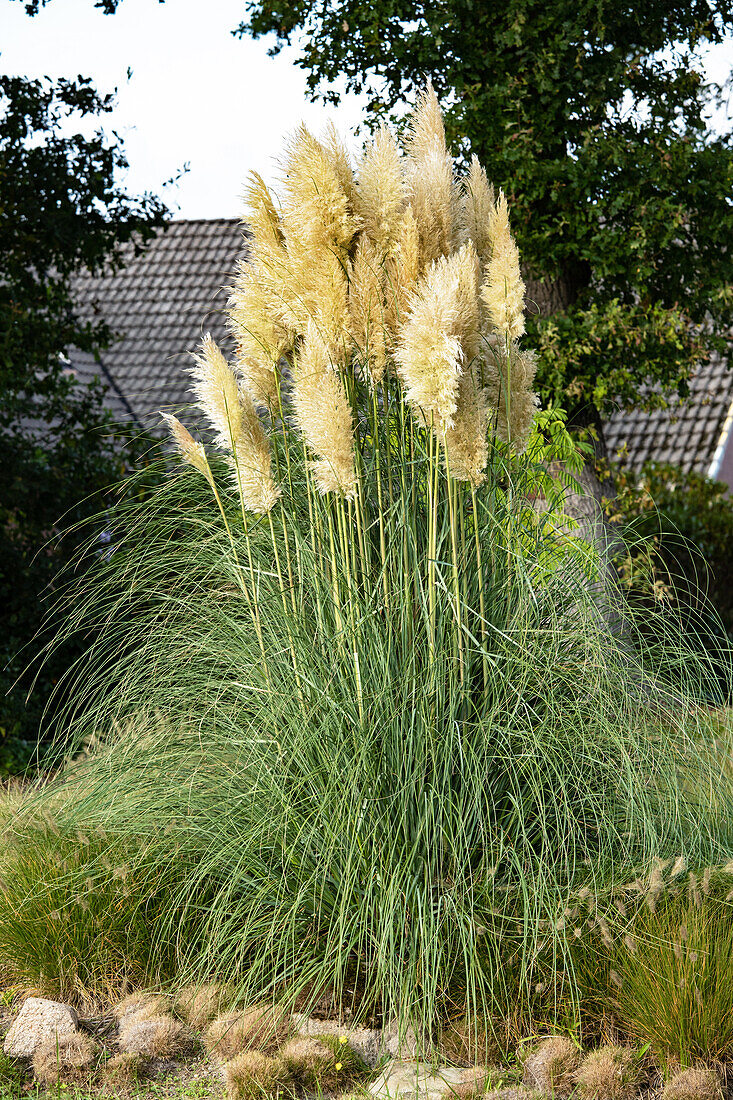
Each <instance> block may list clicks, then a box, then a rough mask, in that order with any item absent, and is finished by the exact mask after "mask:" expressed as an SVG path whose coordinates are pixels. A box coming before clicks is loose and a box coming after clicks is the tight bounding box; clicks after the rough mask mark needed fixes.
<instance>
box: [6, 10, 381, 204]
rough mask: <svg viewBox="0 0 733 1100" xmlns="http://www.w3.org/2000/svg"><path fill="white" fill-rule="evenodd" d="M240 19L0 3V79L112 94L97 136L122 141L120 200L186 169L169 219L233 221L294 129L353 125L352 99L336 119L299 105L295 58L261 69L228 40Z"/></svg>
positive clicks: (258, 57)
mask: <svg viewBox="0 0 733 1100" xmlns="http://www.w3.org/2000/svg"><path fill="white" fill-rule="evenodd" d="M243 15H244V0H168V2H167V3H165V4H160V3H158V0H123V3H121V4H120V6H119V8H118V10H117V12H116V14H115V15H103V14H102V12H101V11H99V9H97V8H95V7H94V0H50V2H49V4H48V6H47V7H46V8H43V9H41V11H40V12H39V13H38V15H36V16H35V17H33V18H30V17H29V16H27V15H26V13H25V8H24V6H23V4H22V3H19V2H18V0H0V67H1V68H2V70H3V71H4V72H6V73H15V74H24V75H28V76H45V75H49V76H67V77H72V76H76V75H77V74H80V73H81V74H82V75H84V76H90V77H91V78H92V80H93V82H94V84H95V86H96V87H97V88H98V89H99V91H111V90H112V89H114V88H115V87H116V88H118V90H119V94H118V107H117V109H116V110H115V112H114V114H113V115H110V116H107V118H105V121H104V127H105V129H108V130H112V129H114V130H116V131H117V132H118V133H119V134H120V136H122V137H124V145H125V149H126V153H127V159H128V161H129V162H130V171H129V173H128V175H127V179H126V185H127V187H128V189H129V190H130V191H134V192H140V191H144V190H151V191H155V192H160V187H161V184H162V183H163V182H164V181H165V180H167V179H169V178H170V177H171V176H173V175H174V173H175V172H176V170H177V169H178V168H180V167H181V166H182V165H183V164H184V163H186V162H188V163H189V164H190V171H189V172H188V173H187V174H186V175H185V176H184V177H183V178H182V179H181V180H180V182H179V183H178V185H177V186H176V187H175V188H169V189H167V191H166V192H165V194H166V196H167V201H168V203H169V204H170V205H172V206H173V208H174V210H175V208H176V207H180V209H179V210H178V211H177V212H176V214H175V216H176V217H184V218H218V217H234V216H236V215H238V214H239V213H240V209H239V195H240V194H241V190H242V183H243V181H244V179H245V177H246V175H247V173H248V172H250V171H252V170H256V171H258V172H260V173H261V174H262V175H263V176H264V177H265V178H266V179H268V180H272V179H273V177H274V175H275V171H276V168H275V164H274V160H275V158H276V157H277V156H279V154H280V153H281V151H282V146H283V142H284V139H285V137H286V136H287V134H288V133H290V132H291V131H292V130H293V129H294V128H295V126H297V124H298V123H299V122H300V121H305V122H306V123H307V124H308V125H309V126H310V127H311V128H312V129H314V130H315V131H316V132H319V131H320V130H321V129H323V127H324V126H325V125H326V123H327V122H328V120H329V119H331V118H333V120H334V121H335V122H336V124H337V126H338V128H339V130H340V131H341V132H342V133H347V132H348V131H349V130H352V129H353V128H354V126H355V125H356V124H357V122H358V121H359V119H360V117H361V107H360V104H359V102H358V101H357V100H356V98H355V97H350V98H347V99H344V100H343V101H342V103H341V105H340V106H339V107H338V108H335V109H334V108H325V107H323V105H316V104H312V103H309V102H308V101H307V100H306V98H305V73H304V72H303V71H302V70H301V69H299V68H297V67H296V66H295V65H294V64H293V58H294V57H295V51H294V50H288V51H287V52H284V53H283V54H281V55H280V56H279V57H277V58H272V57H268V56H267V45H268V44H267V42H265V41H264V40H259V41H257V42H255V41H253V40H252V39H251V38H243V39H238V38H234V37H233V36H232V34H231V33H230V32H231V31H232V29H233V28H234V27H236V26H237V25H238V24H239V23H240V22H241V20H242V18H243ZM128 66H129V67H130V68H131V69H132V79H131V80H130V81H129V82H128V80H127V68H128Z"/></svg>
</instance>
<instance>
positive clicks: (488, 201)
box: [460, 156, 494, 264]
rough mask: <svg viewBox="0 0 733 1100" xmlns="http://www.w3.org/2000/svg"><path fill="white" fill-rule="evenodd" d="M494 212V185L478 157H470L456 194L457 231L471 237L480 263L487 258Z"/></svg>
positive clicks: (486, 260)
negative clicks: (457, 205)
mask: <svg viewBox="0 0 733 1100" xmlns="http://www.w3.org/2000/svg"><path fill="white" fill-rule="evenodd" d="M493 212H494V188H493V186H492V185H491V184H490V183H489V181H488V178H487V176H486V172H485V171H484V170H483V168H482V167H481V165H480V164H479V161H478V157H476V156H473V157H471V167H470V169H469V171H468V175H467V176H466V178H465V179H464V180H463V184H462V187H461V198H460V216H461V235H462V237H463V238H464V239H466V240H470V241H473V243H474V245H475V248H476V252H477V253H478V256H479V259H480V260H481V263H482V264H486V263H488V261H489V260H490V259H491V230H490V226H491V218H492V215H493Z"/></svg>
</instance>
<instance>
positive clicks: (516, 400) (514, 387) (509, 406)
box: [482, 336, 539, 454]
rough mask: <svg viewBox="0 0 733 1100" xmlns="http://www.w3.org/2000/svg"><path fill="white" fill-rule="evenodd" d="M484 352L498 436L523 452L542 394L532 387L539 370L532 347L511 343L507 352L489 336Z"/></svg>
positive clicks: (486, 380) (484, 369) (483, 367)
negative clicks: (527, 348) (524, 348)
mask: <svg viewBox="0 0 733 1100" xmlns="http://www.w3.org/2000/svg"><path fill="white" fill-rule="evenodd" d="M486 344H487V346H486V347H485V349H484V351H483V354H482V371H483V378H484V384H485V386H486V396H487V401H488V404H489V407H490V409H491V415H492V416H493V418H494V424H495V432H496V435H497V438H499V439H501V440H503V441H504V442H505V443H511V445H512V447H513V449H514V451H515V452H516V453H517V454H521V453H522V452H523V451H524V450H525V449H526V446H527V440H528V438H529V433H530V429H531V427H532V422H533V420H534V417H535V413H536V412H537V406H538V405H539V397H538V396H537V394H536V393H534V391H533V390H532V385H533V383H534V376H535V372H536V370H537V360H536V356H535V353H534V352H533V351H524V350H522V349H521V348H520V347H519V345H518V344H516V343H512V344H510V346H509V350H508V353H507V351H506V349H505V348H504V347H503V346H502V345H501V343H500V341H499V339H498V338H497V337H496V336H494V338H493V339H491V338H488V339H487V341H486Z"/></svg>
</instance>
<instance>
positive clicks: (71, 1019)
mask: <svg viewBox="0 0 733 1100" xmlns="http://www.w3.org/2000/svg"><path fill="white" fill-rule="evenodd" d="M77 1023H78V1020H77V1015H76V1013H75V1012H74V1009H73V1008H71V1006H70V1005H65V1004H61V1003H60V1002H59V1001H47V1000H45V999H44V998H43V997H29V998H28V999H27V1001H26V1002H25V1004H24V1005H23V1007H22V1008H21V1010H20V1012H19V1013H18V1015H17V1016H16V1018H15V1022H14V1023H13V1024H12V1026H11V1028H10V1030H9V1031H8V1033H7V1035H6V1036H5V1042H4V1043H3V1050H4V1051H5V1053H6V1054H7V1056H8V1057H9V1058H32V1057H33V1055H34V1054H35V1052H36V1049H37V1048H38V1047H40V1046H41V1045H42V1044H43V1043H47V1042H49V1041H54V1042H55V1041H56V1039H57V1038H58V1039H60V1038H62V1037H63V1036H66V1035H73V1034H74V1032H75V1031H76V1025H77Z"/></svg>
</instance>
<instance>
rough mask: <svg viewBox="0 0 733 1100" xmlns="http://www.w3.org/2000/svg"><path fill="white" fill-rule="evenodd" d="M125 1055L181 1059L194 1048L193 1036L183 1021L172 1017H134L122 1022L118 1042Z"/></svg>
mask: <svg viewBox="0 0 733 1100" xmlns="http://www.w3.org/2000/svg"><path fill="white" fill-rule="evenodd" d="M118 1043H119V1048H120V1051H121V1052H122V1053H123V1054H141V1055H147V1056H148V1057H150V1058H179V1057H182V1056H184V1055H186V1054H188V1053H190V1051H191V1050H192V1048H193V1037H192V1036H191V1033H190V1032H189V1031H188V1029H187V1028H186V1026H185V1025H184V1024H183V1023H181V1021H180V1020H176V1019H174V1018H173V1017H172V1016H150V1017H146V1018H144V1019H140V1018H138V1017H137V1016H132V1017H130V1018H129V1019H128V1020H126V1021H124V1022H123V1025H122V1027H121V1030H120V1037H119V1040H118Z"/></svg>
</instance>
